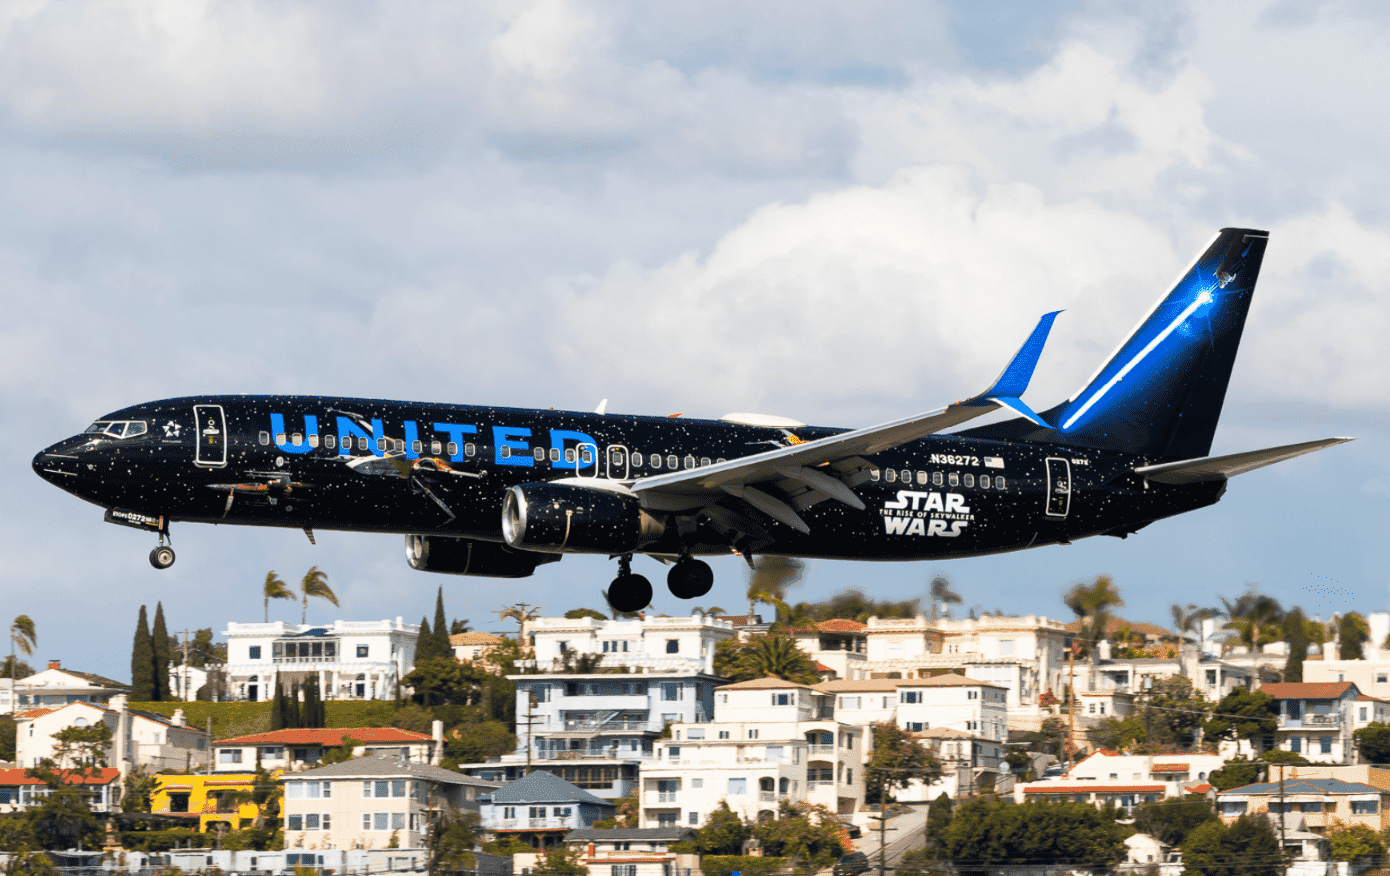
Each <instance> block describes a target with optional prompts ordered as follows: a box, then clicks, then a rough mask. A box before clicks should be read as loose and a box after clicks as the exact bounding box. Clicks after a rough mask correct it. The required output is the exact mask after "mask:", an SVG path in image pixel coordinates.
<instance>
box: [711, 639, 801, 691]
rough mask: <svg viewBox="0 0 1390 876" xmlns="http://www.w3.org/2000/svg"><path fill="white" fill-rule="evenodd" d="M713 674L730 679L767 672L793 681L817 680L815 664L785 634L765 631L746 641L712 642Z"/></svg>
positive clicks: (746, 677) (735, 679)
mask: <svg viewBox="0 0 1390 876" xmlns="http://www.w3.org/2000/svg"><path fill="white" fill-rule="evenodd" d="M714 673H715V675H722V676H724V677H725V678H727V679H729V680H730V681H734V682H738V681H752V680H753V679H755V678H766V677H768V676H769V675H771V676H775V677H777V678H780V679H782V680H783V681H790V682H792V683H793V684H815V683H816V682H818V681H820V674H819V673H818V672H816V664H815V663H814V662H813V661H812V660H811V658H810V657H808V656H806V652H805V651H802V650H801V649H800V648H798V647H796V643H795V642H793V641H792V640H791V639H790V638H788V637H786V636H779V635H775V634H771V633H769V634H767V635H763V636H757V637H755V638H753V639H750V640H749V641H747V642H738V641H736V640H734V639H724V640H723V641H721V642H719V643H718V644H717V645H715V649H714Z"/></svg>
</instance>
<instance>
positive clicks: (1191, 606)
mask: <svg viewBox="0 0 1390 876" xmlns="http://www.w3.org/2000/svg"><path fill="white" fill-rule="evenodd" d="M1172 612H1173V629H1174V630H1176V631H1177V634H1178V638H1179V639H1182V640H1183V641H1187V634H1188V633H1192V634H1193V636H1194V637H1200V636H1201V635H1202V621H1204V620H1207V619H1208V618H1213V617H1216V616H1217V615H1219V614H1221V612H1220V610H1218V609H1215V608H1198V607H1197V605H1196V603H1192V602H1189V603H1188V604H1187V606H1186V607H1184V606H1182V605H1179V604H1178V603H1176V602H1175V603H1173V606H1172Z"/></svg>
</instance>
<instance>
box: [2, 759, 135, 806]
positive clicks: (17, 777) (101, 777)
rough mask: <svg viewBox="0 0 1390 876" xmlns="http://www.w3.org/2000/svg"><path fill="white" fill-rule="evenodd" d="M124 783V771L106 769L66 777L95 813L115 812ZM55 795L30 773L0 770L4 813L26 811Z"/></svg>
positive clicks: (21, 770)
mask: <svg viewBox="0 0 1390 876" xmlns="http://www.w3.org/2000/svg"><path fill="white" fill-rule="evenodd" d="M120 780H121V772H120V770H118V769H115V768H114V767H106V768H105V769H100V770H97V771H96V772H95V773H94V774H92V775H75V774H74V775H69V776H66V777H65V784H69V785H76V786H78V787H80V788H81V789H82V791H83V792H84V794H85V796H86V797H87V803H88V805H89V806H90V807H91V810H92V811H93V812H115V811H116V808H117V806H118V804H119V802H120V799H121V790H122V789H121V781H120ZM51 793H52V792H51V791H50V790H49V789H48V785H47V783H45V782H44V781H43V780H42V779H36V778H33V777H32V776H30V775H28V774H27V770H23V769H20V768H19V767H11V768H6V769H0V813H9V812H23V811H24V810H25V809H28V808H29V807H30V806H36V805H38V804H39V803H42V802H43V799H44V798H45V797H47V796H48V795H49V794H51Z"/></svg>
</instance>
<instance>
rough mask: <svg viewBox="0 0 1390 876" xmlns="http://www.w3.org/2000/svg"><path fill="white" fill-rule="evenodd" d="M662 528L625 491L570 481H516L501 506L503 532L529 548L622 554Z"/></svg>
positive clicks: (509, 540)
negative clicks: (554, 482)
mask: <svg viewBox="0 0 1390 876" xmlns="http://www.w3.org/2000/svg"><path fill="white" fill-rule="evenodd" d="M664 530H665V524H663V523H662V522H661V521H660V520H658V519H657V518H655V517H653V516H651V515H650V514H648V513H647V512H646V511H643V510H642V508H641V503H640V502H639V501H638V499H637V496H635V495H634V494H632V493H631V492H628V491H626V490H622V491H618V490H614V489H601V488H595V487H583V486H574V485H571V484H546V483H536V484H519V485H517V486H515V487H512V488H511V490H510V491H509V492H508V493H507V498H506V501H505V502H504V503H503V505H502V536H503V537H504V538H506V540H507V544H509V545H511V546H512V547H515V548H524V549H525V550H528V551H553V552H557V553H561V552H568V551H593V552H595V553H605V554H626V553H631V552H633V551H635V550H637V549H638V548H639V547H641V546H643V545H646V544H651V543H652V542H654V541H656V540H657V539H658V538H660V537H661V535H662V532H663V531H664Z"/></svg>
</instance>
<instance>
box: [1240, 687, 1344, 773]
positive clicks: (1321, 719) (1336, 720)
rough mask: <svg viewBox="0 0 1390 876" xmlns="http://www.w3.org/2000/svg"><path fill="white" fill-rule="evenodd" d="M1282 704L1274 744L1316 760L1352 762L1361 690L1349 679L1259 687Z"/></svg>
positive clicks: (1315, 761)
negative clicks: (1353, 738)
mask: <svg viewBox="0 0 1390 876" xmlns="http://www.w3.org/2000/svg"><path fill="white" fill-rule="evenodd" d="M1260 691H1261V692H1262V693H1267V694H1269V695H1270V696H1272V697H1274V699H1276V700H1277V701H1278V703H1279V725H1278V728H1277V729H1276V730H1275V734H1274V735H1275V747H1276V748H1279V749H1281V750H1283V751H1291V752H1293V753H1294V754H1301V755H1302V756H1303V757H1305V758H1307V759H1308V760H1311V761H1313V762H1314V763H1351V762H1352V760H1353V758H1354V757H1355V749H1354V747H1353V745H1352V735H1351V734H1352V731H1353V730H1354V729H1355V727H1356V715H1357V711H1356V710H1357V707H1358V698H1359V697H1360V696H1361V691H1360V690H1359V689H1357V687H1356V685H1355V684H1354V683H1352V682H1350V681H1343V682H1280V683H1277V684H1266V685H1262V686H1261V687H1260Z"/></svg>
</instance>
